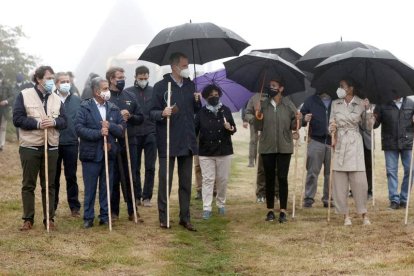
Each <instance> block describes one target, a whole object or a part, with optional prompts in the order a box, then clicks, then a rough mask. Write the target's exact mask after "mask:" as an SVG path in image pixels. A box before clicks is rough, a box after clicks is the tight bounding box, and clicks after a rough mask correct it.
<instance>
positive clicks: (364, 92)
mask: <svg viewBox="0 0 414 276" xmlns="http://www.w3.org/2000/svg"><path fill="white" fill-rule="evenodd" d="M344 77H349V78H351V79H352V80H354V81H355V86H356V88H357V89H358V90H360V92H361V97H363V98H364V97H367V98H368V99H369V100H370V101H371V102H373V103H375V104H382V103H387V102H389V101H391V100H393V99H395V98H397V97H404V96H410V95H413V94H414V69H413V68H412V67H411V66H410V65H408V64H406V63H404V62H403V61H401V60H399V59H397V58H396V57H395V56H394V55H392V54H391V53H390V52H388V51H386V50H373V49H371V50H370V49H361V48H357V49H354V50H351V51H348V52H346V53H343V54H339V55H335V56H332V57H330V58H327V59H326V60H324V61H323V62H321V63H320V64H319V65H318V66H316V67H315V75H314V78H313V81H312V86H313V87H315V88H316V89H317V90H318V91H324V92H327V93H329V94H331V96H336V95H335V91H336V89H337V87H338V86H339V82H340V81H341V80H342V79H343V78H344Z"/></svg>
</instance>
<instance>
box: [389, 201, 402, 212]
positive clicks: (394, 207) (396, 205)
mask: <svg viewBox="0 0 414 276" xmlns="http://www.w3.org/2000/svg"><path fill="white" fill-rule="evenodd" d="M389 208H390V209H392V210H397V209H399V208H400V204H398V203H397V202H395V201H392V202H391V204H390V207H389Z"/></svg>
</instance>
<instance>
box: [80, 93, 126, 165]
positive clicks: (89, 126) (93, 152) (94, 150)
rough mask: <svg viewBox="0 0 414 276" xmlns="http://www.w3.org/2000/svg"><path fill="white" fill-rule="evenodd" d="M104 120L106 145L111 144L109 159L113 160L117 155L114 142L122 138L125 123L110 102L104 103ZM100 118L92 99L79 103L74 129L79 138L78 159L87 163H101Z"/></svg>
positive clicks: (101, 139) (118, 111)
mask: <svg viewBox="0 0 414 276" xmlns="http://www.w3.org/2000/svg"><path fill="white" fill-rule="evenodd" d="M106 120H107V121H109V135H108V143H109V144H111V150H110V151H109V158H110V159H114V158H115V155H116V153H117V150H118V149H117V143H115V140H116V139H117V138H118V139H120V138H122V137H123V134H124V129H125V122H124V120H123V119H122V115H121V112H120V110H119V108H118V107H117V106H116V105H114V104H113V103H111V102H106ZM101 122H102V118H101V114H100V113H99V110H98V107H97V106H96V103H95V101H94V99H87V100H84V101H83V102H82V103H81V107H80V109H79V111H78V114H77V116H76V123H75V129H76V133H77V134H78V136H79V138H80V145H79V159H80V160H81V161H87V162H101V161H102V160H103V158H104V148H103V143H104V139H103V136H102V134H101V129H102V125H101Z"/></svg>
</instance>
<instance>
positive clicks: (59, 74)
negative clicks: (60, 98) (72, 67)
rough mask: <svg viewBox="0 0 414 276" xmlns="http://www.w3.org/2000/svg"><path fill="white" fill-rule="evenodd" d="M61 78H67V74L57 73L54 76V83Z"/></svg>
mask: <svg viewBox="0 0 414 276" xmlns="http://www.w3.org/2000/svg"><path fill="white" fill-rule="evenodd" d="M62 76H69V74H68V73H66V72H57V73H56V74H55V83H58V81H59V78H60V77H62Z"/></svg>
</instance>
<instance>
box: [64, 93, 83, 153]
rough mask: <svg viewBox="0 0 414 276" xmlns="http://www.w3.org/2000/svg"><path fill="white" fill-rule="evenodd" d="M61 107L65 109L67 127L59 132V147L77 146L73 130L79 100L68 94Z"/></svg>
mask: <svg viewBox="0 0 414 276" xmlns="http://www.w3.org/2000/svg"><path fill="white" fill-rule="evenodd" d="M63 105H64V107H65V113H66V122H67V127H66V128H65V129H64V130H61V131H60V135H59V145H62V146H69V145H78V143H79V142H78V135H77V134H76V130H75V120H76V115H77V114H78V110H79V108H80V105H81V99H80V98H79V97H78V96H76V95H73V94H70V95H69V96H68V97H67V98H66V100H65V103H64V104H63Z"/></svg>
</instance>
